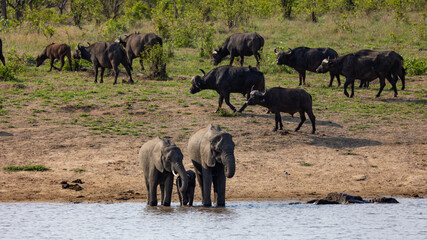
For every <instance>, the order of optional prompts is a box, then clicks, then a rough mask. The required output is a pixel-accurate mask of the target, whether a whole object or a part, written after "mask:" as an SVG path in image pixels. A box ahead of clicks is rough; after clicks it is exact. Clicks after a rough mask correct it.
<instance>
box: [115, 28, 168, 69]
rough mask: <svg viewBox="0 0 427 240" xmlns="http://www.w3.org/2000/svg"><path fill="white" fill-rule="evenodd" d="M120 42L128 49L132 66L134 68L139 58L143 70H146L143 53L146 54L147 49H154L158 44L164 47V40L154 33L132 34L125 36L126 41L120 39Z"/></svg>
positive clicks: (127, 52)
mask: <svg viewBox="0 0 427 240" xmlns="http://www.w3.org/2000/svg"><path fill="white" fill-rule="evenodd" d="M119 42H120V44H122V45H123V47H125V48H126V54H127V57H128V59H129V64H130V66H132V62H133V59H135V58H137V57H139V58H140V59H139V63H140V64H141V69H142V70H144V64H143V60H142V55H141V53H142V52H144V50H145V49H146V48H147V47H153V46H154V45H156V44H158V45H160V46H162V45H163V41H162V38H160V37H159V36H157V35H156V34H154V33H147V34H141V33H132V34H130V35H127V36H125V38H124V39H122V38H120V37H119Z"/></svg>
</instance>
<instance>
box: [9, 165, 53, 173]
mask: <svg viewBox="0 0 427 240" xmlns="http://www.w3.org/2000/svg"><path fill="white" fill-rule="evenodd" d="M3 169H4V170H5V171H8V172H19V171H33V172H45V171H49V170H50V169H49V168H47V167H45V166H43V165H25V166H7V167H5V168H3Z"/></svg>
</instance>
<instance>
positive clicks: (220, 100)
mask: <svg viewBox="0 0 427 240" xmlns="http://www.w3.org/2000/svg"><path fill="white" fill-rule="evenodd" d="M223 101H224V97H223V96H222V95H219V98H218V108H217V109H216V111H215V112H216V113H217V112H218V111H219V109H220V108H221V106H222V102H223Z"/></svg>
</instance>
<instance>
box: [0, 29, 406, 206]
mask: <svg viewBox="0 0 427 240" xmlns="http://www.w3.org/2000/svg"><path fill="white" fill-rule="evenodd" d="M154 45H159V46H162V39H161V38H160V37H158V36H157V35H156V34H154V33H148V34H140V33H133V34H130V35H128V36H126V37H125V38H123V39H122V38H119V39H118V40H117V41H101V42H96V43H94V44H89V45H88V46H82V45H80V44H78V46H77V49H76V51H75V53H74V55H73V57H74V58H76V59H85V60H87V61H89V62H91V63H92V65H93V67H94V70H95V82H97V81H98V69H99V68H101V80H100V82H101V83H102V82H103V75H104V71H105V68H109V69H113V70H114V73H115V78H114V84H116V83H117V77H118V74H119V68H118V67H119V65H120V64H122V65H123V66H124V68H125V69H126V72H127V74H128V76H129V83H133V80H132V75H131V71H132V70H133V69H132V61H133V60H134V59H135V58H140V65H141V68H142V69H144V66H143V59H142V57H143V56H142V52H144V50H146V49H149V48H150V47H152V46H154ZM263 46H264V39H263V37H262V36H260V35H259V34H257V33H235V34H233V35H231V36H229V37H228V38H227V39H226V40H225V42H224V43H223V44H222V46H221V47H219V48H218V49H215V50H214V51H213V53H212V56H213V64H214V65H215V66H216V65H218V64H219V63H220V62H221V61H222V60H223V59H224V58H225V57H227V56H230V63H229V65H224V66H219V67H216V68H214V69H212V70H211V71H209V72H208V73H205V71H203V70H202V69H200V71H201V72H202V73H203V75H202V76H199V75H196V76H194V77H193V78H192V79H191V89H190V92H191V93H192V94H195V93H197V92H200V91H202V90H205V89H211V90H215V91H217V92H218V94H219V99H218V108H217V111H219V110H220V108H221V106H222V103H223V101H224V100H225V103H226V104H227V105H228V106H229V107H230V109H231V110H232V111H233V112H235V111H236V108H235V107H234V106H233V105H232V104H231V103H230V93H241V94H243V95H244V96H246V97H247V101H246V102H245V103H244V105H243V106H242V107H241V108H240V109H239V110H238V112H242V111H244V109H245V108H246V107H247V105H261V106H264V107H266V108H267V109H268V112H270V113H274V114H275V127H274V130H273V131H277V130H278V129H282V128H283V124H282V120H281V115H280V113H281V112H284V113H289V114H292V115H293V114H294V113H297V112H298V113H299V114H300V123H299V125H298V127H297V128H296V129H295V131H298V130H299V129H300V127H301V126H302V124H303V123H304V121H305V120H306V117H305V114H306V113H307V115H308V117H309V118H310V121H311V124H312V133H315V131H316V126H315V125H316V124H315V119H316V118H315V116H314V114H313V110H312V97H311V95H310V94H309V93H307V92H306V91H305V90H303V89H292V88H281V87H274V88H271V89H268V90H267V89H266V87H265V78H264V74H263V73H262V72H261V71H259V70H258V69H259V65H260V59H261V55H260V51H262V49H263ZM274 53H275V54H276V59H277V64H278V65H287V66H289V67H291V68H293V69H295V70H296V71H297V72H298V74H299V85H302V84H305V78H306V71H310V72H317V73H326V72H329V73H330V82H329V87H331V86H332V82H333V79H334V78H336V79H337V81H338V86H340V84H341V82H340V75H343V76H345V77H346V81H345V83H344V94H345V95H346V96H347V97H353V96H354V82H355V80H356V79H359V80H360V86H361V87H362V86H365V87H367V86H368V85H369V82H371V81H373V80H375V79H377V78H379V79H380V89H379V92H378V94H377V95H376V96H377V97H379V96H380V94H381V92H382V90H383V88H384V86H385V79H387V80H388V82H390V84H391V85H392V88H393V90H394V96H395V97H396V96H397V89H396V82H397V81H398V79H400V80H401V81H402V90H403V89H404V88H405V69H404V68H403V58H402V56H400V55H399V54H397V53H396V52H394V51H373V50H360V51H357V52H354V53H349V54H345V55H341V56H340V55H338V53H337V52H336V51H335V50H333V49H331V48H308V47H297V48H294V49H289V51H280V50H279V51H278V50H277V49H274ZM252 55H254V56H255V59H256V61H257V68H255V67H251V66H248V67H243V63H244V57H245V56H252ZM65 57H67V58H68V61H69V65H70V67H72V63H71V48H70V47H69V46H68V45H67V44H55V43H52V44H50V45H48V46H47V47H46V48H45V49H44V50H43V52H42V54H40V55H39V56H37V59H36V66H37V67H38V66H40V65H41V64H42V63H43V61H45V60H46V59H50V70H49V71H51V70H52V68H55V69H57V70H59V71H61V69H62V68H63V66H64V63H65V61H64V58H65ZM235 57H239V58H240V65H241V66H240V67H237V66H232V65H233V61H234V58H235ZM55 59H59V61H60V62H61V67H60V68H59V69H58V68H56V67H55V66H54V65H53V64H54V61H55ZM0 60H1V61H2V63H3V65H5V59H4V57H3V53H2V41H1V39H0ZM348 85H351V94H350V95H349V94H348V92H347V87H348ZM188 148H189V152H190V155H191V160H192V162H193V165H194V167H195V170H196V173H194V172H192V171H187V172H185V169H184V168H183V166H182V153H181V151H180V149H179V148H178V147H176V145H175V144H174V143H173V142H171V141H170V140H166V139H160V138H156V139H153V140H151V141H149V142H147V143H145V144H144V145H143V146H142V147H141V150H140V153H139V158H140V161H141V163H142V165H143V169H144V175H145V180H146V186H147V192H148V198H147V201H148V204H149V205H157V197H156V189H157V186H158V185H160V188H161V195H162V196H161V198H162V204H163V205H165V206H167V205H170V199H171V196H170V194H171V189H172V185H173V175H172V173H174V172H178V173H179V177H178V179H177V182H176V185H177V186H178V188H179V189H178V192H179V195H180V201H181V204H186V203H189V204H190V205H191V204H192V201H193V195H194V186H195V180H194V179H195V176H196V177H197V180H198V182H199V185H200V187H201V192H202V202H203V205H204V206H210V205H211V201H210V190H211V184H213V185H214V192H215V198H216V199H215V200H216V203H217V205H218V206H223V205H224V204H225V177H232V176H233V175H234V167H235V163H234V155H233V154H234V153H233V151H234V143H233V141H232V140H231V135H229V134H227V133H225V132H224V131H223V130H222V129H220V128H219V127H214V126H212V125H210V126H208V127H207V128H205V129H202V130H200V131H199V132H197V133H195V134H194V135H193V136H192V137H191V138H190V141H189V145H188ZM231 171H232V172H231ZM189 186H190V187H189ZM153 188H154V189H153ZM187 189H189V190H188V191H189V192H190V193H188V192H186V191H187Z"/></svg>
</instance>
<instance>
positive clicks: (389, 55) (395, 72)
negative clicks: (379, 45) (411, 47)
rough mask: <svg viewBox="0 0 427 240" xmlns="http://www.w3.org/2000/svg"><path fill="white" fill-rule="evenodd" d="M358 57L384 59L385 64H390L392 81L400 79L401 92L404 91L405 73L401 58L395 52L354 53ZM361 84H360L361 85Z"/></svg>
mask: <svg viewBox="0 0 427 240" xmlns="http://www.w3.org/2000/svg"><path fill="white" fill-rule="evenodd" d="M355 54H356V55H358V56H370V57H374V58H375V57H377V56H381V57H382V58H386V59H387V62H389V63H390V64H391V66H390V69H391V73H390V74H391V75H392V77H393V79H394V80H395V81H396V82H397V80H398V79H399V78H400V80H401V81H402V90H404V89H405V75H406V71H405V69H404V68H403V57H402V56H400V55H399V54H398V53H396V52H395V51H374V50H369V49H363V50H360V51H357V52H355ZM365 83H366V86H367V85H368V84H369V82H365ZM361 84H362V83H361Z"/></svg>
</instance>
